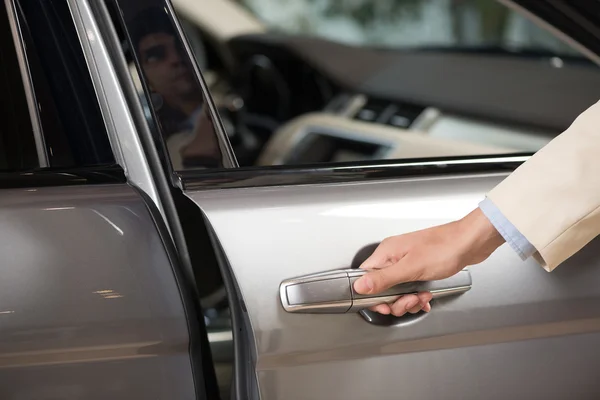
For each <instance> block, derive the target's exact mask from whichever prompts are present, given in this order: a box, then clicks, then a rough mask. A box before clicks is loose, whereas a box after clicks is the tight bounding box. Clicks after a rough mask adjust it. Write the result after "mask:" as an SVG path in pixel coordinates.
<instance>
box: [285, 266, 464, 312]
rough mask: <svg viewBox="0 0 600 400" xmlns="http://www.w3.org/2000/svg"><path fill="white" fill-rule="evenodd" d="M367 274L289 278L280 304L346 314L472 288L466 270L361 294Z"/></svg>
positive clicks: (297, 309)
mask: <svg viewBox="0 0 600 400" xmlns="http://www.w3.org/2000/svg"><path fill="white" fill-rule="evenodd" d="M366 272H367V271H365V270H363V269H338V270H332V271H326V272H319V273H316V274H309V275H304V276H299V277H296V278H291V279H286V280H284V281H283V282H281V284H280V285H279V297H280V300H281V304H282V306H283V308H284V309H285V311H287V312H290V313H318V314H343V313H349V312H357V311H360V310H363V309H365V308H369V307H371V306H374V305H377V304H381V303H392V302H394V301H396V300H397V299H398V298H399V297H400V296H403V295H405V294H411V293H418V292H424V291H428V292H431V294H432V295H433V298H439V297H444V296H450V295H456V294H460V293H464V292H466V291H468V290H469V289H471V274H470V273H469V271H468V270H466V269H465V270H462V271H460V272H459V273H458V274H456V275H454V276H451V277H450V278H446V279H440V280H437V281H421V282H408V283H401V284H399V285H396V286H393V287H392V288H390V289H388V290H386V291H384V292H381V293H377V294H375V295H362V294H358V293H356V292H355V291H354V281H356V280H357V279H358V278H360V277H361V276H363V275H364V274H365V273H366Z"/></svg>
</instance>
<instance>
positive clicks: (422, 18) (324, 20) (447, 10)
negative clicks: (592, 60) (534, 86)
mask: <svg viewBox="0 0 600 400" xmlns="http://www.w3.org/2000/svg"><path fill="white" fill-rule="evenodd" d="M237 1H238V2H239V3H241V4H242V5H244V6H245V7H246V8H247V9H249V10H250V11H251V12H252V13H253V14H254V15H255V16H256V17H257V18H258V19H260V20H261V21H263V22H264V23H265V24H266V25H268V26H269V27H270V28H271V29H273V30H278V31H282V32H285V33H288V34H301V35H311V36H317V37H322V38H325V39H329V40H334V41H337V42H342V43H346V44H351V45H358V46H369V47H384V48H392V49H393V48H395V49H406V48H423V47H426V48H429V47H435V48H443V49H447V50H453V49H456V50H458V49H467V50H469V49H472V50H477V49H496V50H502V51H511V52H513V51H514V52H520V51H527V52H529V51H534V52H542V53H551V54H555V55H562V56H579V53H578V52H577V51H576V50H574V49H572V48H571V47H569V46H568V45H566V44H565V43H563V42H562V41H560V40H559V39H557V38H556V37H554V36H553V35H552V34H551V33H550V32H548V31H546V30H544V29H542V28H540V27H538V26H537V25H535V24H534V23H533V22H531V21H529V20H528V19H526V18H525V17H523V16H521V15H520V14H518V13H517V12H516V11H513V10H511V9H509V8H508V7H506V6H504V5H503V4H501V3H500V2H498V1H496V0H343V1H342V0H237Z"/></svg>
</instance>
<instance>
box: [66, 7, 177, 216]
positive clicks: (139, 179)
mask: <svg viewBox="0 0 600 400" xmlns="http://www.w3.org/2000/svg"><path fill="white" fill-rule="evenodd" d="M68 5H69V9H70V11H71V16H72V18H73V21H74V23H75V29H76V30H77V35H78V36H79V41H80V42H81V47H82V49H83V53H84V56H85V60H86V63H87V66H88V69H89V72H90V76H91V78H92V83H93V85H94V89H95V91H96V94H97V96H98V102H99V104H100V109H101V112H102V116H103V118H104V122H105V125H106V128H107V131H108V136H109V140H110V143H111V146H112V148H113V152H114V155H115V159H116V160H117V163H118V164H119V165H121V167H122V168H123V169H124V171H125V175H126V176H127V179H128V181H129V182H130V183H131V184H132V185H134V186H136V187H137V188H139V189H140V190H142V191H143V192H144V193H146V194H147V195H148V196H149V197H150V198H151V199H152V201H153V202H154V203H155V205H156V206H157V208H158V209H159V210H160V213H161V215H162V216H163V218H165V220H166V216H165V212H164V208H163V205H162V202H161V200H160V197H159V195H158V190H157V188H156V185H155V183H154V180H153V179H152V173H151V171H150V167H149V163H148V159H147V157H146V154H145V152H144V149H143V147H142V143H141V141H140V138H139V137H138V134H137V130H136V127H135V122H134V120H133V117H132V115H131V112H130V111H129V106H128V104H127V100H126V97H125V94H124V93H123V88H122V87H121V84H120V80H119V77H118V75H117V73H116V71H115V68H114V66H113V62H121V63H123V64H125V60H124V59H122V57H121V58H118V57H117V58H116V59H114V60H111V58H110V56H109V54H108V50H107V47H106V44H105V42H104V39H103V36H102V33H101V32H100V29H99V27H98V25H97V23H96V20H95V17H94V14H93V12H92V10H91V8H90V4H89V2H88V0H68ZM99 7H105V5H104V3H103V2H99ZM107 13H108V12H107ZM108 28H109V29H108V32H106V33H107V34H110V35H111V36H113V37H114V38H116V37H117V35H116V32H115V31H114V27H112V26H110V27H108ZM128 84H130V85H133V82H128Z"/></svg>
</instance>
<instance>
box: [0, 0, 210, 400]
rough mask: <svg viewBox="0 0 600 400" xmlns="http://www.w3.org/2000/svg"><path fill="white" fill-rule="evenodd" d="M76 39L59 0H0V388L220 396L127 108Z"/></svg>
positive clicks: (76, 394)
mask: <svg viewBox="0 0 600 400" xmlns="http://www.w3.org/2000/svg"><path fill="white" fill-rule="evenodd" d="M87 32H88V33H89V32H92V31H87ZM90 34H91V33H90ZM80 38H81V37H80V36H79V35H78V32H77V28H76V25H75V22H74V20H73V19H72V14H71V12H70V9H69V5H68V4H67V2H65V1H57V2H44V1H39V2H38V1H11V0H9V1H6V2H3V3H2V5H1V6H0V59H1V60H2V62H1V63H0V92H1V93H2V98H3V101H2V107H1V110H0V112H1V115H2V118H1V121H2V122H1V123H2V127H1V128H0V260H1V261H0V276H1V278H0V370H1V372H0V398H2V399H7V400H8V399H11V400H26V399H106V398H115V399H125V398H127V399H149V398H155V399H174V398H177V399H192V398H215V397H216V396H218V395H217V394H215V391H214V390H213V389H214V386H212V385H213V383H214V382H213V381H211V380H210V379H211V377H212V375H211V374H210V372H211V371H210V369H211V368H212V366H210V364H207V365H206V367H210V368H204V367H203V366H202V355H201V354H202V352H201V351H200V346H202V345H201V344H200V343H201V339H198V338H201V337H202V336H201V335H202V334H201V333H200V325H199V321H200V322H201V321H202V320H201V317H200V318H199V317H198V315H199V314H198V311H197V310H198V308H195V307H196V306H195V301H194V297H193V295H192V293H191V291H189V290H188V289H187V288H188V286H187V285H186V284H185V283H184V282H185V278H184V274H183V273H182V267H181V263H180V261H179V253H178V252H177V250H176V248H175V246H174V244H173V239H172V236H171V234H170V232H169V229H170V228H168V227H167V224H166V223H165V222H164V221H163V216H162V215H163V214H162V213H161V207H160V203H159V204H158V205H157V203H156V201H155V199H156V198H155V197H153V193H152V191H151V190H149V188H150V187H151V186H152V185H153V183H152V182H153V181H151V180H146V181H145V184H144V182H143V179H142V176H143V173H144V171H143V170H142V168H141V167H140V166H141V165H142V166H143V165H144V159H143V158H139V157H138V159H137V168H135V170H133V169H134V166H136V164H134V163H133V161H134V160H133V159H132V158H131V157H130V155H131V154H132V153H133V152H134V151H135V147H136V143H135V141H131V140H129V138H130V137H131V136H128V135H129V133H131V132H135V131H134V130H132V127H133V126H134V124H133V122H132V117H131V115H130V114H129V110H128V109H127V108H124V107H121V108H120V109H118V105H119V102H118V101H116V99H119V98H120V96H121V100H122V95H123V94H122V93H120V92H119V90H112V91H111V96H113V97H112V99H113V101H114V102H113V107H115V108H114V109H113V110H112V111H113V112H112V113H106V109H102V107H103V106H105V105H106V103H103V104H102V105H101V104H100V102H101V100H102V101H105V100H107V99H106V98H105V97H104V96H103V94H102V93H97V92H96V91H95V87H94V83H93V82H92V79H91V76H90V73H89V70H88V67H87V63H86V59H85V56H84V49H83V48H82V47H80V44H79V43H80ZM103 83H104V85H103V87H104V88H114V87H115V84H116V83H118V82H117V81H109V80H106V81H104V82H103ZM74 99H75V100H74ZM107 126H109V127H112V128H114V130H113V131H112V132H113V133H114V132H118V135H115V136H112V137H110V138H109V133H108V131H109V130H110V129H107ZM119 139H120V142H119ZM124 143H127V147H128V150H126V151H123V152H119V151H115V149H118V148H119V147H121V146H123V144H124ZM138 145H139V143H138ZM146 168H148V165H147V164H146ZM126 171H127V172H126ZM146 173H148V170H146ZM154 187H155V189H156V185H154ZM163 208H164V207H163ZM205 355H206V356H209V355H208V353H205ZM203 368H204V369H203Z"/></svg>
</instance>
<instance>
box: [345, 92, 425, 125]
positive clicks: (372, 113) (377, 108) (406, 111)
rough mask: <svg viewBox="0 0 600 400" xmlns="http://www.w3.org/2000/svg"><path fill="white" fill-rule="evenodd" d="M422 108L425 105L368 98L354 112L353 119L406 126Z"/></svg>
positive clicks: (423, 108)
mask: <svg viewBox="0 0 600 400" xmlns="http://www.w3.org/2000/svg"><path fill="white" fill-rule="evenodd" d="M424 110H425V107H421V106H417V105H414V104H406V103H399V102H390V101H384V100H377V99H369V100H368V101H367V102H366V103H365V105H364V106H363V107H361V108H360V109H359V110H358V111H357V112H356V114H355V115H354V119H356V120H359V121H366V122H376V123H380V124H385V125H391V126H395V127H398V128H408V127H410V125H411V124H412V123H413V121H414V120H415V119H416V118H417V117H418V116H419V115H420V114H421V113H422V112H423V111H424Z"/></svg>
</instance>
